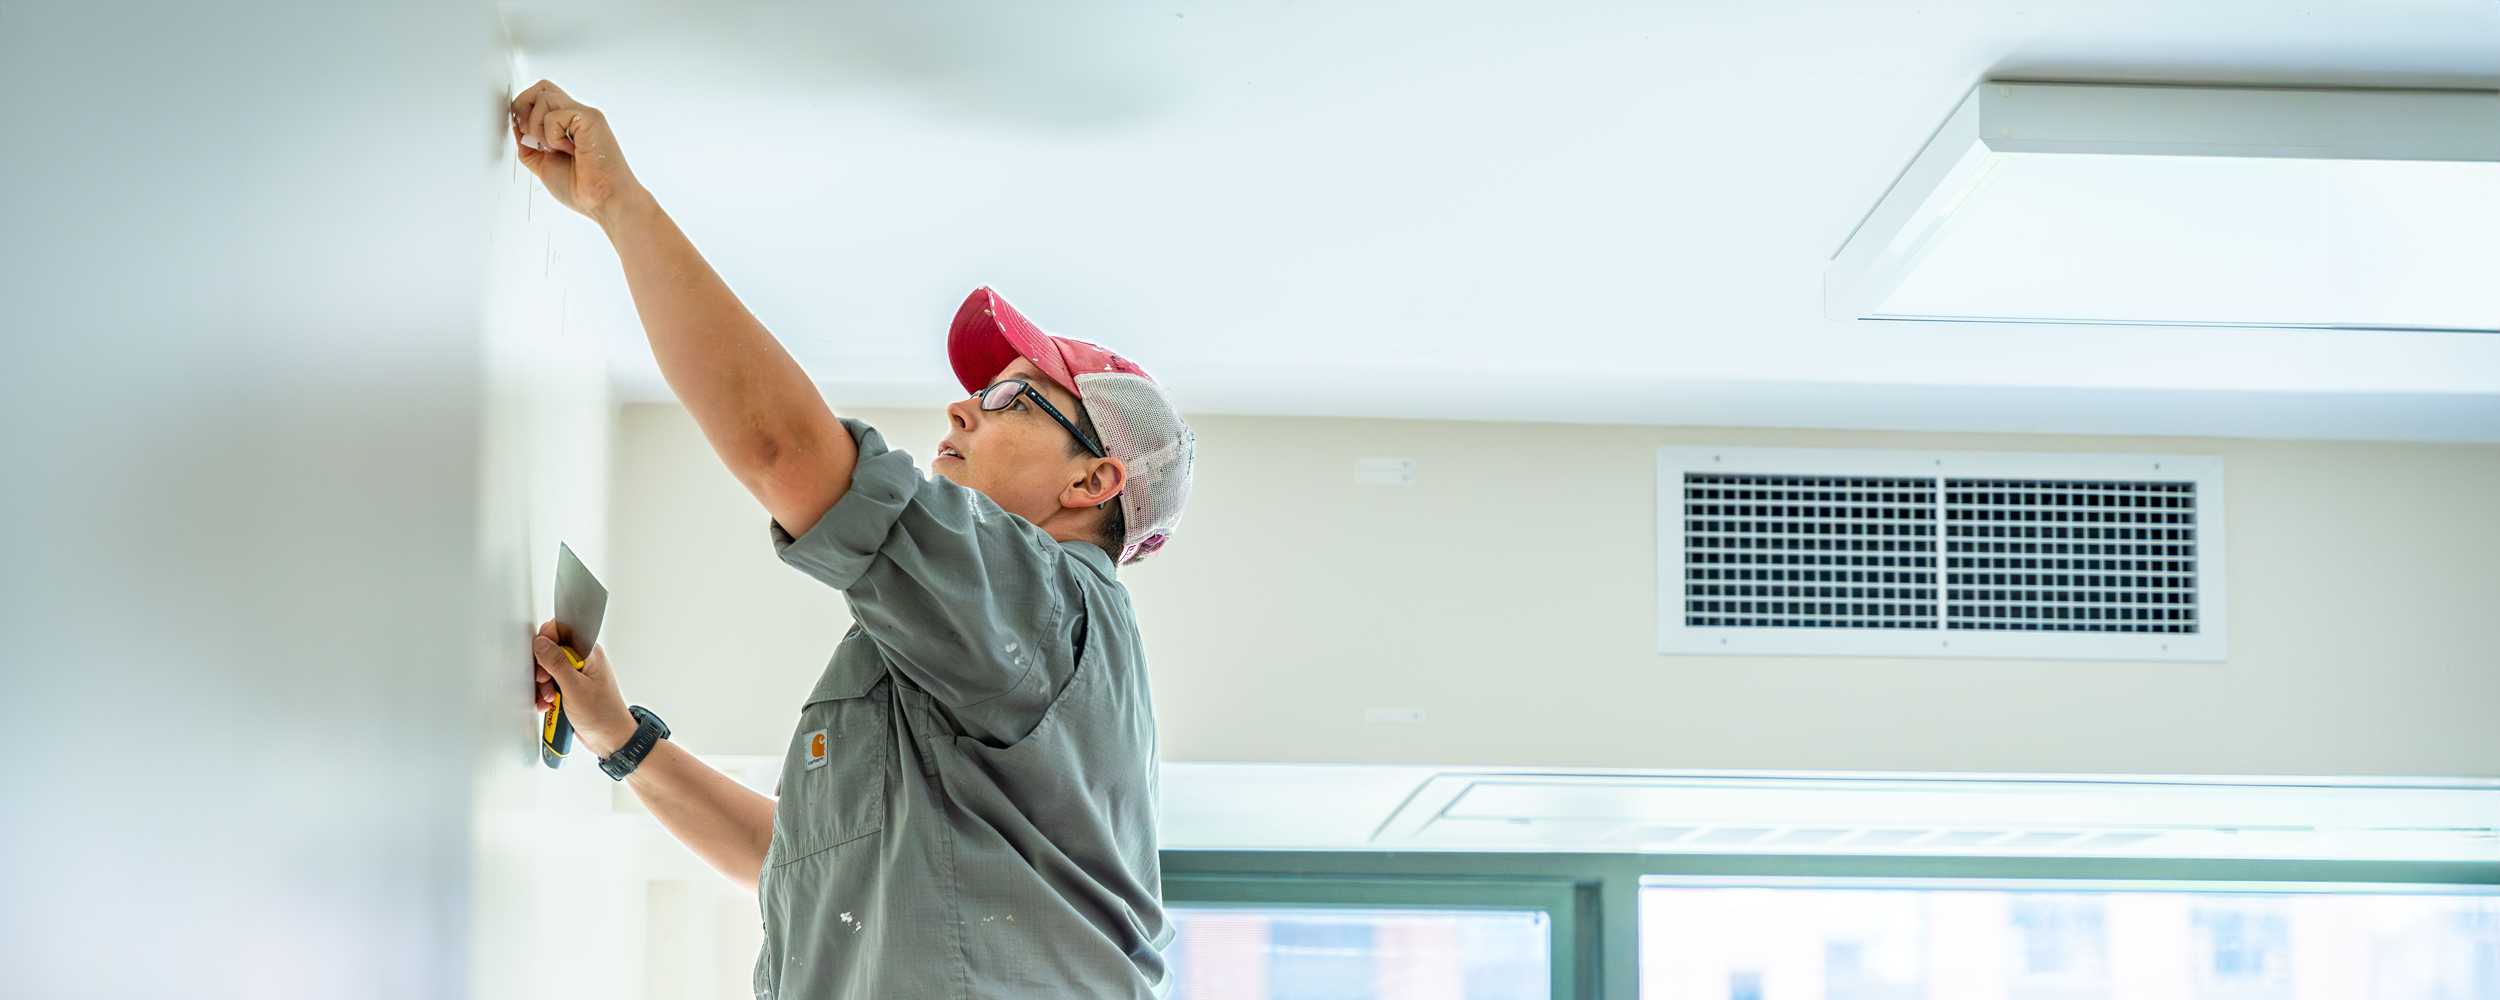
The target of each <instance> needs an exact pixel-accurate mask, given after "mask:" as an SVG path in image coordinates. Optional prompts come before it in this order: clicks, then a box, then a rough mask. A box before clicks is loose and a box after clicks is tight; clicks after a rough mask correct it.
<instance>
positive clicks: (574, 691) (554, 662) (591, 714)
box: [530, 622, 641, 757]
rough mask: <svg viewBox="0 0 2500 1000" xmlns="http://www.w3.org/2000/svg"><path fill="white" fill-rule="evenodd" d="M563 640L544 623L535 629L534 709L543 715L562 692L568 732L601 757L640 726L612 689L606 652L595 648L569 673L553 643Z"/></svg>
mask: <svg viewBox="0 0 2500 1000" xmlns="http://www.w3.org/2000/svg"><path fill="white" fill-rule="evenodd" d="M566 638H568V637H567V636H566V635H565V634H564V627H563V626H561V625H558V624H556V623H554V622H548V623H547V624H545V625H541V626H539V627H538V637H537V638H536V639H533V640H531V644H530V645H531V652H532V655H533V658H535V659H536V660H537V664H538V669H536V670H535V671H533V673H534V674H536V676H537V681H538V710H539V711H541V712H544V711H546V710H547V708H548V706H550V705H552V704H554V702H555V694H556V692H557V691H559V690H560V691H563V692H564V717H565V718H567V719H571V720H572V721H573V732H574V733H575V734H577V735H579V736H580V737H581V739H582V745H583V746H586V747H589V748H590V752H591V753H593V754H596V755H598V756H601V757H606V756H608V755H610V754H613V753H615V752H616V748H617V747H620V746H623V745H625V741H626V740H629V739H632V738H634V729H635V728H636V727H637V726H639V725H641V724H640V723H638V722H636V721H635V720H634V713H633V712H632V711H630V710H628V709H627V708H626V706H625V693H624V692H623V691H622V690H620V689H619V688H618V687H617V685H616V671H615V670H614V669H611V668H610V667H609V666H608V651H607V650H606V649H605V648H602V647H600V646H597V645H593V646H591V647H590V655H589V656H588V657H585V658H583V661H582V668H581V669H580V670H575V669H573V661H572V660H570V659H568V658H566V657H565V655H564V650H562V649H558V648H557V647H556V644H557V643H559V642H563V641H564V640H565V639H566Z"/></svg>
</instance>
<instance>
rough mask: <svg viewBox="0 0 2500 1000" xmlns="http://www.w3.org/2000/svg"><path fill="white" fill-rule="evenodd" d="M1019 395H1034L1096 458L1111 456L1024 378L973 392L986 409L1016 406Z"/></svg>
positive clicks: (994, 409)
mask: <svg viewBox="0 0 2500 1000" xmlns="http://www.w3.org/2000/svg"><path fill="white" fill-rule="evenodd" d="M1017 396H1031V397H1033V401H1034V402H1036V403H1040V404H1041V405H1042V412H1044V413H1047V414H1050V419H1052V420H1056V421H1059V426H1061V427H1065V428H1067V429H1068V433H1070V434H1074V435H1076V440H1077V443H1078V444H1082V445H1084V446H1085V450H1086V451H1089V452H1092V453H1093V454H1094V457H1095V458H1109V457H1111V456H1110V455H1107V454H1104V453H1103V450H1102V446H1101V445H1098V444H1095V443H1094V442H1093V441H1092V440H1091V439H1089V438H1087V437H1086V436H1085V432H1083V431H1080V430H1077V429H1076V424H1075V423H1074V422H1072V421H1070V420H1069V419H1068V418H1067V417H1066V416H1065V415H1062V414H1061V413H1060V412H1059V408H1058V407H1056V406H1052V405H1050V400H1047V399H1043V398H1042V394H1041V391H1040V390H1038V389H1035V388H1033V386H1032V384H1031V383H1028V382H1026V381H1025V380H1023V379H1020V378H1011V379H1007V380H1005V381H1002V382H999V383H997V384H995V385H992V386H990V387H989V388H987V389H983V390H981V391H979V392H976V393H973V394H972V398H974V399H977V400H980V401H981V409H983V410H985V411H996V410H1004V409H1006V408H1008V407H1010V406H1014V405H1016V397H1017Z"/></svg>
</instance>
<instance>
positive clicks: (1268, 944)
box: [1168, 906, 1553, 1000]
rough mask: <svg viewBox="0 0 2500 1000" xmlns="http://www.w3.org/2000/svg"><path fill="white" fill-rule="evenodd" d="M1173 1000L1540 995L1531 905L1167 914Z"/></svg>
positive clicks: (1545, 992) (1543, 974)
mask: <svg viewBox="0 0 2500 1000" xmlns="http://www.w3.org/2000/svg"><path fill="white" fill-rule="evenodd" d="M1170 913H1171V914H1172V919H1173V921H1174V923H1175V924H1176V925H1177V927H1178V931H1179V934H1178V937H1176V938H1175V939H1174V940H1173V943H1172V947H1171V950H1170V951H1169V952H1168V954H1169V955H1170V956H1171V959H1172V971H1173V989H1172V997H1173V1000H1547V997H1548V996H1549V994H1550V992H1551V987H1552V985H1553V979H1552V976H1553V973H1552V971H1551V968H1552V947H1553V946H1552V937H1553V935H1552V928H1551V927H1550V926H1549V924H1548V921H1547V919H1546V916H1545V914H1544V913H1543V912H1542V911H1538V910H1350V909H1340V908H1334V907H1259V908H1244V907H1186V906H1181V907H1173V908H1172V909H1171V910H1170Z"/></svg>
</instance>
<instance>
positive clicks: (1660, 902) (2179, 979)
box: [1641, 886, 2500, 1000]
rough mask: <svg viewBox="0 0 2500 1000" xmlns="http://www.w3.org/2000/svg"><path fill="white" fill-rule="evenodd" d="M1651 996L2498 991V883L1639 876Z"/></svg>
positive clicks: (2057, 999) (2084, 998) (2493, 998)
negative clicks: (1899, 885)
mask: <svg viewBox="0 0 2500 1000" xmlns="http://www.w3.org/2000/svg"><path fill="white" fill-rule="evenodd" d="M1641 996H1642V998H1643V1000H2135V998H2140V997H2158V998H2164V1000H2469V998H2470V1000H2500V896H2489V895H2470V894H2456V895H2431V894H2392V893H2391V894H2368V893H2312V894H2291V893H2200V892H2151V891H2129V892H2063V891H2060V892H2045V891H2043V892H2027V891H2007V892H1977V891H1965V890H1939V889H1721V888H1684V887H1675V886H1647V887H1644V888H1643V889H1642V890H1641Z"/></svg>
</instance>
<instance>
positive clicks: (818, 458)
mask: <svg viewBox="0 0 2500 1000" xmlns="http://www.w3.org/2000/svg"><path fill="white" fill-rule="evenodd" d="M512 121H513V125H512V129H513V138H514V140H515V141H516V142H519V143H520V144H521V150H520V155H521V163H522V165H523V166H526V167H528V168H530V172H531V173H534V174H536V175H538V179H539V181H540V182H541V183H544V184H545V185H546V186H547V192H548V194H550V195H553V196H554V197H555V199H556V200H557V201H559V202H562V203H563V204H564V205H565V207H567V208H571V209H573V210H574V211H576V212H580V213H582V214H583V215H585V216H588V217H590V219H591V220H592V221H595V222H597V223H598V224H599V227H600V228H601V229H603V230H605V231H606V232H607V234H608V241H609V242H610V243H613V244H615V246H616V256H617V258H618V259H619V260H620V261H622V262H623V263H624V265H625V283H626V285H627V287H629V288H631V289H632V290H633V295H634V310H635V311H636V312H638V313H640V314H641V316H642V329H643V333H644V335H645V336H648V337H649V338H650V339H651V353H652V354H653V355H654V356H655V357H657V358H658V359H659V362H660V374H661V376H663V377H665V378H666V379H668V387H669V388H670V389H671V390H674V391H675V392H676V393H677V398H678V400H679V401H680V402H683V403H684V404H685V405H686V410H687V412H689V413H692V414H693V415H694V420H695V423H696V425H698V426H700V427H702V428H703V436H704V437H705V438H706V439H708V440H709V441H711V443H712V450H713V451H714V452H716V453H718V454H719V455H720V458H721V461H722V462H723V463H724V464H726V465H728V466H729V472H730V474H731V475H734V476H736V477H738V481H739V482H740V483H744V484H745V485H746V488H747V491H748V492H750V493H753V494H755V498H756V499H757V500H759V501H762V502H763V504H764V509H765V510H766V511H768V512H770V513H771V514H772V516H773V519H774V520H775V521H779V522H780V523H781V526H782V528H783V529H784V530H787V531H789V532H790V533H791V534H793V535H804V534H806V533H807V529H809V528H810V527H813V526H814V525H815V524H816V521H817V519H819V518H821V517H823V516H824V514H825V511H827V510H830V509H832V508H833V505H834V502H835V501H837V500H840V499H842V494H843V492H844V491H846V490H848V489H849V488H850V482H851V468H852V466H853V465H854V464H855V463H856V462H857V461H858V457H859V448H858V445H857V444H856V443H855V442H853V441H852V440H851V435H850V433H849V432H848V431H846V430H844V429H843V427H842V424H841V421H839V420H836V419H835V418H834V415H833V409H832V408H831V407H829V406H827V405H825V399H824V396H823V395H822V394H821V393H818V392H817V391H816V386H815V384H814V383H813V382H810V381H808V378H807V372H806V371H805V370H803V369H801V368H800V367H799V363H798V362H797V361H796V360H794V359H792V358H791V357H790V352H788V351H786V350H783V349H782V346H781V342H780V341H778V340H775V339H773V335H772V332H771V331H769V330H766V329H764V324H762V323H760V322H758V321H757V320H756V318H755V316H754V314H752V313H749V312H747V308H746V305H745V304H744V303H741V302H739V301H738V296H737V295H736V294H735V293H733V292H731V291H730V290H729V285H728V283H727V282H724V281H722V280H721V278H720V275H719V274H718V273H716V272H714V271H713V270H712V265H711V264H710V263H709V262H706V261H705V260H704V259H703V255H702V254H701V253H699V252H697V251H696V250H695V248H694V242H693V241H691V240H688V239H687V238H686V234H685V233H684V232H682V231H680V230H679V229H678V228H677V223H676V222H675V221H674V220H671V219H670V218H669V217H668V213H666V212H664V211H661V209H660V204H659V202H658V200H656V199H654V198H653V197H652V196H651V193H650V192H649V191H647V190H645V189H644V188H643V186H642V184H641V182H639V181H637V180H635V179H634V175H633V171H632V170H631V169H630V168H628V167H627V166H626V165H625V157H624V154H623V153H622V152H620V151H619V150H618V148H617V145H616V137H615V135H614V134H613V133H612V132H610V131H609V129H608V123H607V118H606V116H604V115H601V114H600V113H599V111H598V109H596V108H590V107H585V106H583V105H582V104H581V103H580V102H578V101H575V100H573V99H572V98H571V97H570V96H568V95H566V94H565V93H564V91H562V90H559V89H557V88H556V86H555V85H554V84H552V83H548V82H546V81H543V80H542V81H540V82H538V83H537V84H536V85H533V86H531V87H530V88H529V89H528V90H524V91H522V92H521V96H519V97H517V98H514V99H513V101H512ZM533 146H535V147H536V148H532V147H533Z"/></svg>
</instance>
